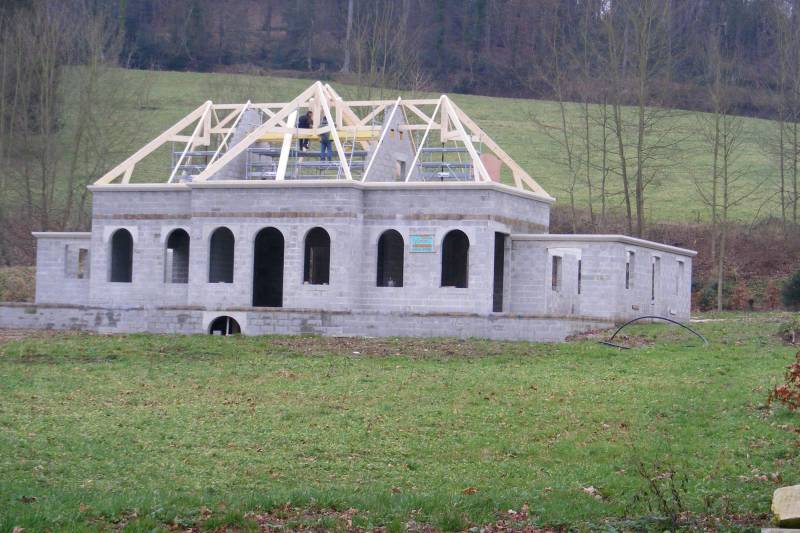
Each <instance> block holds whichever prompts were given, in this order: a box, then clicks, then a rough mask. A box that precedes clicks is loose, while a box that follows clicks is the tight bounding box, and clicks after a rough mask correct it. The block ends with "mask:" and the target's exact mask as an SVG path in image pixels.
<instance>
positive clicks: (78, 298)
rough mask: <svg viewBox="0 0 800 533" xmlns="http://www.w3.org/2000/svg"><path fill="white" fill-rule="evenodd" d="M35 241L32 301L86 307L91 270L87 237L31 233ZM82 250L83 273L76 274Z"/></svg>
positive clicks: (69, 234) (87, 234)
mask: <svg viewBox="0 0 800 533" xmlns="http://www.w3.org/2000/svg"><path fill="white" fill-rule="evenodd" d="M34 236H35V237H36V297H35V298H36V301H37V302H51V303H66V304H87V303H88V302H89V283H90V281H89V280H90V279H91V276H92V268H91V234H90V233H34ZM81 250H85V252H84V253H85V254H86V255H85V263H84V264H83V271H82V272H80V271H79V270H80V269H79V259H80V256H81Z"/></svg>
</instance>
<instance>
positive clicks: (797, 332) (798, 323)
mask: <svg viewBox="0 0 800 533" xmlns="http://www.w3.org/2000/svg"><path fill="white" fill-rule="evenodd" d="M778 334H780V336H781V338H782V339H783V340H784V341H786V342H788V343H790V344H796V343H797V341H798V340H800V316H798V315H794V316H792V319H791V320H789V321H788V322H784V323H783V324H781V328H780V329H779V330H778Z"/></svg>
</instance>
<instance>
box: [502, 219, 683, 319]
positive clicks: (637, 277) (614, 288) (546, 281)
mask: <svg viewBox="0 0 800 533" xmlns="http://www.w3.org/2000/svg"><path fill="white" fill-rule="evenodd" d="M628 252H633V253H634V257H635V259H634V261H633V266H632V271H631V283H630V284H629V288H628V289H626V288H625V271H626V266H625V265H626V260H627V253H628ZM693 255H694V253H693V252H691V251H688V250H680V249H677V248H673V247H669V246H664V245H658V244H656V243H647V241H642V240H640V239H631V238H629V237H623V236H618V235H607V236H603V235H586V236H582V235H563V236H560V235H512V259H511V276H512V280H511V284H512V286H513V287H514V289H513V291H512V297H511V308H510V311H511V312H519V313H528V314H542V315H546V316H567V317H569V316H583V317H602V318H608V319H611V320H614V321H623V320H629V319H631V318H636V317H639V316H643V315H656V316H663V317H667V318H673V319H676V320H687V319H688V318H689V312H690V301H691V283H692V282H691V262H692V256H693ZM554 256H555V257H560V258H561V269H562V271H561V283H560V284H559V286H558V287H557V288H556V289H555V290H554V289H553V282H552V279H553V278H552V272H553V271H552V268H553V259H552V258H553V257H554ZM654 258H658V260H659V263H660V264H659V269H658V270H659V272H657V275H656V277H655V292H653V283H652V281H653V276H652V266H651V265H652V264H653V261H654ZM578 261H580V267H581V283H580V285H581V287H580V294H578ZM681 263H683V265H684V266H683V268H682V269H681V267H680V266H679V265H680V264H681ZM653 295H655V297H654V298H653Z"/></svg>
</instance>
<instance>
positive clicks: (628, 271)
mask: <svg viewBox="0 0 800 533" xmlns="http://www.w3.org/2000/svg"><path fill="white" fill-rule="evenodd" d="M634 259H635V254H634V253H633V252H630V251H629V252H626V256H625V288H626V289H631V288H633V272H634Z"/></svg>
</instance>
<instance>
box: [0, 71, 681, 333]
mask: <svg viewBox="0 0 800 533" xmlns="http://www.w3.org/2000/svg"><path fill="white" fill-rule="evenodd" d="M309 111H311V120H310V121H309V122H308V123H307V124H304V125H305V126H306V127H304V128H300V127H298V124H299V123H300V121H299V117H301V116H303V115H306V114H307V113H308V112H309ZM304 141H310V144H309V146H308V148H305V147H304V146H303V145H304V144H306V143H305V142H304ZM328 146H329V147H330V149H329V150H327V149H321V147H322V148H327V147H328ZM301 148H302V149H301ZM90 189H91V191H92V198H93V209H92V228H91V231H89V232H86V233H36V234H35V236H36V238H37V273H36V302H35V304H2V305H0V326H2V327H36V328H69V329H85V330H92V331H100V332H139V331H142V332H154V333H219V334H229V333H238V332H241V333H244V334H251V335H258V334H269V333H319V334H324V335H373V336H387V335H413V336H459V337H468V336H469V337H489V338H503V339H527V340H563V339H564V338H565V337H566V336H568V335H570V334H574V333H578V332H581V331H584V330H588V329H594V328H599V327H607V326H610V325H611V324H613V323H614V322H617V321H620V320H624V319H628V318H633V317H636V316H641V315H659V316H663V317H667V318H672V319H677V320H685V319H687V318H688V314H689V305H690V304H689V302H690V286H691V272H692V257H693V256H694V255H695V252H692V251H690V250H685V249H682V248H676V247H673V246H667V245H663V244H657V243H653V242H649V241H644V240H640V239H634V238H631V237H625V236H621V235H553V234H549V233H548V225H549V215H550V205H551V204H552V203H553V201H554V200H553V198H552V197H551V196H550V195H548V194H547V193H546V192H545V191H544V190H543V189H542V188H541V187H540V186H539V184H538V183H536V181H535V180H534V179H532V178H531V176H530V175H529V174H528V173H527V172H525V170H523V169H522V168H521V167H520V166H519V165H517V164H516V163H515V162H514V161H513V160H512V159H511V158H510V157H509V156H508V154H506V153H505V152H504V151H503V150H502V149H501V148H500V147H499V146H498V145H497V144H496V143H495V142H494V141H492V139H491V138H490V137H489V136H488V135H486V133H484V132H483V131H482V130H481V129H480V127H479V126H478V125H477V124H476V123H475V122H473V121H472V120H471V119H470V118H469V117H468V116H467V115H466V114H465V113H464V112H463V111H462V110H461V109H460V108H459V107H458V106H457V105H456V104H455V103H454V102H453V101H452V100H451V99H449V98H448V97H447V96H441V97H440V98H438V99H403V98H397V99H396V100H370V101H346V100H344V99H342V98H341V97H340V96H339V95H338V94H337V93H336V92H335V91H334V90H333V88H331V87H330V86H328V85H324V84H322V83H320V82H316V83H314V84H313V85H311V86H310V87H309V88H308V89H306V90H305V91H303V92H302V93H301V94H300V95H299V96H298V97H297V98H295V99H294V100H292V101H291V102H285V103H252V102H247V103H244V104H224V105H221V104H214V103H212V102H206V103H204V104H203V105H202V106H200V107H199V108H197V109H196V110H194V111H192V112H191V113H189V114H188V115H187V116H186V117H184V118H183V119H182V120H180V121H179V122H178V123H176V124H175V125H174V126H172V127H171V128H169V129H168V130H166V131H165V132H164V133H163V134H161V135H160V136H158V137H157V138H155V139H154V140H153V141H151V142H150V143H148V144H147V145H146V146H144V147H143V148H142V149H140V150H139V151H138V152H136V153H135V154H133V155H132V156H131V157H129V158H128V159H127V160H125V161H124V162H122V163H121V164H120V165H118V166H117V167H116V168H114V169H112V170H111V171H110V172H108V173H107V174H106V175H105V176H103V177H102V178H101V179H100V180H98V181H97V182H96V183H95V184H94V185H92V186H90Z"/></svg>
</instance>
